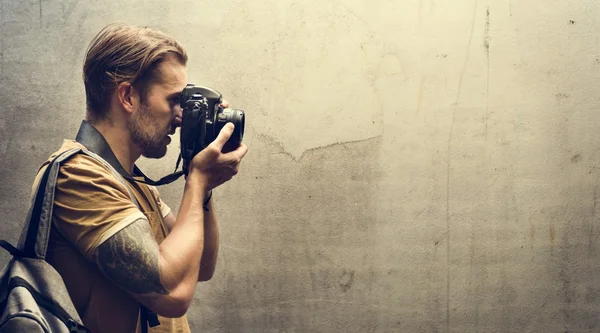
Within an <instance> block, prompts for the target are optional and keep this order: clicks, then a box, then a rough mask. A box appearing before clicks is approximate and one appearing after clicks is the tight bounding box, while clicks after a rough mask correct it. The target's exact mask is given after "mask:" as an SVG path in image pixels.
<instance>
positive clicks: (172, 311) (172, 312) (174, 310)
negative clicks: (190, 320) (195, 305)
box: [156, 303, 190, 318]
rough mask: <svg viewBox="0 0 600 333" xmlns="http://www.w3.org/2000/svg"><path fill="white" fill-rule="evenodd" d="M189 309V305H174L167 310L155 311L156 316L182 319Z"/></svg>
mask: <svg viewBox="0 0 600 333" xmlns="http://www.w3.org/2000/svg"><path fill="white" fill-rule="evenodd" d="M189 307H190V303H187V304H183V303H182V304H176V305H173V306H171V307H169V308H168V309H161V310H160V311H157V312H156V314H158V315H161V316H163V317H165V318H180V317H183V316H184V315H185V314H186V313H187V311H188V309H189Z"/></svg>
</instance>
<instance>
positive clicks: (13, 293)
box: [0, 149, 89, 333]
mask: <svg viewBox="0 0 600 333" xmlns="http://www.w3.org/2000/svg"><path fill="white" fill-rule="evenodd" d="M81 151H82V150H81V149H71V150H69V151H66V152H64V153H62V154H60V155H59V156H57V157H56V158H55V159H54V160H53V161H52V162H51V163H50V164H49V165H48V167H47V168H46V170H45V172H44V175H43V177H42V180H41V181H40V184H39V185H38V188H37V192H36V195H35V196H34V197H33V199H32V205H31V207H30V209H29V213H28V214H27V223H26V224H25V226H24V228H23V232H22V234H21V240H20V241H19V244H20V246H19V248H16V247H14V246H12V245H11V244H9V243H8V242H6V241H4V240H0V246H1V247H3V248H4V249H6V250H7V251H8V252H10V253H11V254H12V256H13V258H12V259H11V260H10V262H9V263H8V264H7V265H6V266H5V267H4V269H3V270H2V272H0V333H9V332H10V333H20V332H46V333H48V332H52V333H54V332H59V333H63V332H65V333H66V332H85V333H89V330H88V329H86V328H85V327H84V326H83V324H82V321H81V319H80V318H79V315H78V314H77V311H76V310H75V307H74V306H73V303H72V301H71V298H70V297H69V294H68V292H67V289H66V287H65V284H64V282H63V280H62V278H61V276H60V275H59V274H58V272H57V271H56V270H55V269H54V268H53V267H52V266H51V265H50V264H48V263H47V262H46V261H45V257H46V249H47V247H48V238H49V236H50V227H51V225H52V209H53V206H54V189H55V185H56V179H57V176H58V171H59V167H60V164H61V163H62V162H63V161H65V160H66V159H68V158H70V157H71V156H73V155H75V154H77V153H79V152H81Z"/></svg>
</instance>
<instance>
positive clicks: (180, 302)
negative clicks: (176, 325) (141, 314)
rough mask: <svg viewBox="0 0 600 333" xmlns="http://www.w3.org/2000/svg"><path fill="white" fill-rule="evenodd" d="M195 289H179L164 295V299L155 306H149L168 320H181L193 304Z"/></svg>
mask: <svg viewBox="0 0 600 333" xmlns="http://www.w3.org/2000/svg"><path fill="white" fill-rule="evenodd" d="M194 290H195V288H191V287H187V286H184V287H179V288H177V289H175V290H173V291H171V292H170V293H169V294H168V295H164V296H163V297H162V299H159V300H158V301H157V302H154V304H153V306H147V307H148V308H149V309H150V310H152V311H154V312H155V313H156V314H158V315H160V316H163V317H166V318H179V317H182V316H183V315H185V314H186V313H187V311H188V309H189V308H190V306H191V304H192V299H193V298H194Z"/></svg>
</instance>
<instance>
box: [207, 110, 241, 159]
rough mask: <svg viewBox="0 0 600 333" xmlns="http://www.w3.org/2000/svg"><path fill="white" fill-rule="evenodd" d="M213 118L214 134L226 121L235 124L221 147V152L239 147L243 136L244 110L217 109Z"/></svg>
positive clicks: (217, 132)
mask: <svg viewBox="0 0 600 333" xmlns="http://www.w3.org/2000/svg"><path fill="white" fill-rule="evenodd" d="M215 120H216V121H215V131H214V133H215V135H218V134H219V132H220V131H221V129H222V128H223V126H225V124H227V123H233V125H234V126H235V128H234V129H233V133H232V134H231V137H230V138H229V140H228V141H227V143H226V144H225V146H224V147H223V152H229V151H233V150H235V149H236V148H237V147H239V145H240V143H242V139H243V138H244V128H245V126H246V117H245V115H244V111H242V110H239V109H220V110H218V111H217V115H216V119H215Z"/></svg>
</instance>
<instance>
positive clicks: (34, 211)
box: [19, 148, 81, 259]
mask: <svg viewBox="0 0 600 333" xmlns="http://www.w3.org/2000/svg"><path fill="white" fill-rule="evenodd" d="M80 151H81V149H78V148H75V149H70V150H67V151H65V152H63V153H61V154H59V155H58V156H56V157H55V158H54V159H53V160H52V161H51V162H50V164H48V166H47V167H46V170H45V171H44V175H43V176H42V179H41V181H40V182H39V184H38V186H37V189H36V192H35V195H34V196H33V199H32V200H33V202H32V205H31V206H30V208H29V212H28V213H27V218H26V221H27V222H26V223H25V226H24V228H23V233H22V234H21V239H20V240H19V247H20V249H21V251H22V252H23V254H24V256H26V257H30V258H37V259H45V258H46V250H47V248H48V238H49V236H50V227H51V225H52V209H53V208H54V190H55V187H56V179H57V177H58V170H59V168H60V164H61V163H62V162H64V161H65V160H67V159H68V158H70V157H71V156H73V155H75V154H77V153H78V152H80Z"/></svg>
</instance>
